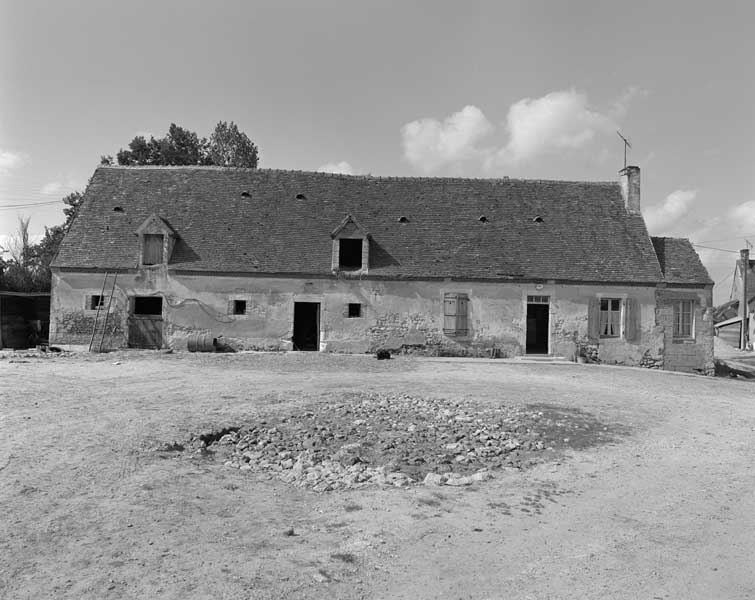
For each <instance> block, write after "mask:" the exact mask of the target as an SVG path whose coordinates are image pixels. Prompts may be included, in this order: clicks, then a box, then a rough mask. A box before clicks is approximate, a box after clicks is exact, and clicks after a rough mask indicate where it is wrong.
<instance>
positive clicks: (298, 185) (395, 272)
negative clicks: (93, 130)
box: [54, 167, 662, 282]
mask: <svg viewBox="0 0 755 600" xmlns="http://www.w3.org/2000/svg"><path fill="white" fill-rule="evenodd" d="M242 192H247V194H245V195H242ZM115 207H120V208H122V211H114V208H115ZM152 213H157V214H158V215H159V216H160V217H161V218H163V219H164V220H165V221H166V222H167V223H169V224H170V226H171V227H172V228H173V229H174V230H175V232H176V234H177V235H178V241H177V242H176V245H175V248H174V250H173V254H172V256H171V259H170V267H171V268H175V269H182V270H193V271H220V272H240V273H266V274H267V273H270V274H273V273H275V274H303V275H313V276H314V275H330V274H331V249H332V240H331V237H330V234H331V233H332V232H333V230H334V229H335V228H336V227H338V225H339V224H341V223H342V222H343V220H344V218H345V217H346V216H347V215H351V216H352V217H354V219H356V221H358V223H359V224H360V225H361V226H362V227H363V228H364V230H366V231H368V232H369V234H370V265H369V276H384V277H391V278H393V277H395V278H401V277H407V278H440V277H454V278H470V279H476V278H481V279H501V278H507V277H514V278H528V279H530V278H531V279H556V280H562V281H563V280H569V281H596V282H601V281H602V282H658V281H661V280H662V275H661V271H660V267H659V264H658V261H657V259H656V255H655V252H654V251H653V246H652V244H651V243H650V238H649V236H648V234H647V230H646V228H645V223H644V221H643V220H642V217H641V216H639V215H630V214H628V213H627V211H626V210H625V209H624V205H623V201H622V197H621V192H620V189H619V185H618V183H612V182H570V181H534V180H516V179H452V178H416V177H415V178H412V177H396V178H393V177H389V178H382V177H371V176H349V175H335V174H328V173H311V172H301V171H279V170H265V169H228V168H217V167H100V168H98V169H97V171H96V172H95V174H94V176H93V177H92V181H91V183H90V185H89V187H88V188H87V191H86V194H85V200H84V205H83V207H82V209H81V213H80V215H79V217H78V218H77V219H76V221H75V222H74V224H73V226H72V228H71V231H70V233H69V234H68V235H67V236H66V238H65V240H64V241H63V244H62V245H61V248H60V251H59V253H58V256H57V259H56V261H55V263H54V265H55V266H60V267H72V268H91V267H100V268H133V267H136V266H137V263H138V259H139V247H138V238H137V236H136V235H135V233H134V232H135V231H136V229H137V228H138V227H139V226H140V225H141V224H142V223H143V222H144V220H145V219H146V218H147V217H149V216H150V215H151V214H152ZM401 217H405V220H406V222H399V219H400V218H401ZM481 217H485V219H486V220H485V222H482V221H481V220H480V218H481ZM537 217H540V218H541V220H542V222H536V221H535V219H536V218H537Z"/></svg>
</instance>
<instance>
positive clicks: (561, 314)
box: [51, 267, 712, 368]
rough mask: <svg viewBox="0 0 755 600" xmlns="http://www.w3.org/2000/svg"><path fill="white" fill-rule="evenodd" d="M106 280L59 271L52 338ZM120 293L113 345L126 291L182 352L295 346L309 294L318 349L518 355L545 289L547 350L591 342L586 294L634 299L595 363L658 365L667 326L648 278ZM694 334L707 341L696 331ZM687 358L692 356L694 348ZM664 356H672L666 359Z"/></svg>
mask: <svg viewBox="0 0 755 600" xmlns="http://www.w3.org/2000/svg"><path fill="white" fill-rule="evenodd" d="M102 277H103V274H101V273H70V272H59V271H57V272H55V273H54V275H53V281H54V293H53V305H52V317H51V321H52V323H53V325H52V327H51V336H52V338H53V340H54V343H57V344H88V343H89V338H90V336H91V325H92V318H93V314H94V311H88V310H86V309H85V308H84V307H85V297H86V295H87V294H99V293H100V288H101V285H102ZM447 293H456V294H465V295H466V296H467V297H468V298H469V303H468V333H467V335H458V336H457V335H447V334H445V333H444V331H443V325H444V322H443V321H444V318H443V301H444V295H445V294H447ZM117 294H118V295H119V298H120V301H119V302H118V303H117V304H116V306H115V307H114V308H113V309H112V313H113V314H111V321H112V323H114V325H113V327H114V328H115V330H114V334H115V335H114V336H113V344H114V345H116V346H117V345H120V346H125V345H126V344H127V340H126V334H125V333H124V332H125V331H126V330H127V323H128V310H127V308H128V305H129V303H128V298H129V297H131V296H140V295H143V296H150V295H160V296H161V297H162V298H163V323H164V325H163V327H164V330H163V333H164V339H165V345H166V346H169V347H171V348H174V349H176V350H182V349H186V347H187V343H188V340H189V337H190V336H191V335H196V334H211V335H212V336H213V337H217V338H222V340H223V341H224V342H225V343H226V344H228V345H230V346H231V347H234V348H237V349H264V350H290V349H292V341H291V340H292V336H293V313H294V303H295V302H316V303H319V305H320V312H319V341H320V346H319V347H320V350H322V351H328V352H357V353H361V352H374V351H376V350H377V349H381V348H385V349H389V350H391V351H393V352H421V353H424V354H430V355H453V356H488V357H489V356H499V357H513V356H519V355H522V354H524V353H525V347H526V331H525V330H526V314H527V296H528V295H538V296H549V297H550V315H549V325H550V330H549V340H550V343H549V351H550V353H551V354H555V355H559V356H566V357H568V358H576V355H577V354H578V352H579V349H580V348H584V347H586V346H587V344H588V342H589V341H588V340H587V333H588V332H587V327H588V322H587V321H588V315H587V309H588V304H589V301H590V298H595V297H600V296H601V295H603V296H608V297H618V298H633V299H636V300H637V304H638V306H639V309H640V323H641V326H640V328H641V335H640V336H639V338H638V340H637V341H636V343H629V342H627V341H625V340H624V339H608V340H599V341H597V342H596V343H594V344H593V346H592V350H591V352H592V355H593V358H594V360H596V361H599V362H605V363H613V364H627V365H636V366H647V367H652V368H659V367H660V366H662V365H663V364H664V345H666V346H667V344H664V342H665V337H664V336H665V335H666V333H665V329H664V327H663V326H660V325H658V324H656V288H655V287H654V286H652V287H651V286H596V285H560V284H538V285H535V284H528V283H479V282H456V281H383V280H371V279H369V278H364V279H356V278H327V279H324V278H323V279H314V278H312V279H305V278H301V279H295V278H284V277H239V276H221V275H214V276H213V275H188V274H176V273H172V272H169V271H167V270H166V269H165V268H164V267H155V268H150V269H142V270H139V271H134V272H132V273H127V274H121V275H119V277H118V286H117ZM234 300H243V301H244V302H245V306H246V311H245V313H244V314H242V315H234V314H233V308H232V307H233V304H234ZM350 303H358V304H360V305H361V313H360V316H358V317H349V314H348V305H349V304H350ZM658 314H659V315H661V316H662V313H658ZM701 323H702V321H701ZM698 331H699V335H700V342H701V344H703V343H704V342H705V339H706V338H705V334H704V332H703V328H702V327H700V328H698ZM119 336H120V337H119ZM711 348H712V341H711ZM695 352H702V351H700V350H698V349H696V350H695ZM703 354H704V352H703ZM696 356H698V358H699V357H700V356H701V355H696ZM675 357H676V360H677V361H678V362H679V361H681V360H682V358H683V357H682V353H681V352H677V353H676V354H675ZM684 360H688V361H692V362H694V361H693V358H691V357H686V358H684ZM671 364H673V365H676V364H678V363H674V362H673V360H672V363H671Z"/></svg>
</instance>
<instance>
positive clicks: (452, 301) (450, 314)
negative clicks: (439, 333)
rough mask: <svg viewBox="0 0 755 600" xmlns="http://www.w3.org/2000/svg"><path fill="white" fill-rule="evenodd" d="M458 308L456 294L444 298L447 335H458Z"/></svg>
mask: <svg viewBox="0 0 755 600" xmlns="http://www.w3.org/2000/svg"><path fill="white" fill-rule="evenodd" d="M457 307H458V303H457V298H456V294H446V295H445V296H444V297H443V331H445V332H446V333H456V314H457Z"/></svg>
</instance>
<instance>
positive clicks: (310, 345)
mask: <svg viewBox="0 0 755 600" xmlns="http://www.w3.org/2000/svg"><path fill="white" fill-rule="evenodd" d="M293 342H294V350H308V351H315V352H316V351H318V350H319V349H320V303H319V302H294V337H293Z"/></svg>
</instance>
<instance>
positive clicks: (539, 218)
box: [532, 215, 543, 223]
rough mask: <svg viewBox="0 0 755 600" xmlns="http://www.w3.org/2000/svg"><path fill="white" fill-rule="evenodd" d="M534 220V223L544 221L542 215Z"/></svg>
mask: <svg viewBox="0 0 755 600" xmlns="http://www.w3.org/2000/svg"><path fill="white" fill-rule="evenodd" d="M532 222H533V223H542V222H543V217H541V216H540V215H538V216H537V217H535V218H534V219H532Z"/></svg>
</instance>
